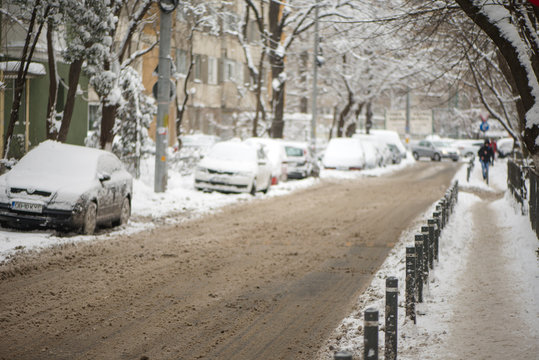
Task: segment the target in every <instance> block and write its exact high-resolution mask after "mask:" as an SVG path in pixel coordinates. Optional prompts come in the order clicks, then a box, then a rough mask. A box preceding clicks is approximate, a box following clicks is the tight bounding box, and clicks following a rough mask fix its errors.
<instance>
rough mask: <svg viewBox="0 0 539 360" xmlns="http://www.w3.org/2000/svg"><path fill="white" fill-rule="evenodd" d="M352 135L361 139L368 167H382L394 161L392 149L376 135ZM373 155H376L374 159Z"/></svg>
mask: <svg viewBox="0 0 539 360" xmlns="http://www.w3.org/2000/svg"><path fill="white" fill-rule="evenodd" d="M352 137H353V138H356V139H359V140H360V141H361V143H362V145H363V148H364V150H365V160H366V161H367V165H368V166H367V167H376V166H378V167H382V166H386V165H389V164H391V163H392V160H393V159H392V154H391V150H390V149H389V148H388V147H387V145H386V144H385V142H383V141H381V140H380V139H379V138H378V137H377V136H376V135H373V134H368V135H367V134H354V135H353V136H352ZM372 155H374V159H372Z"/></svg>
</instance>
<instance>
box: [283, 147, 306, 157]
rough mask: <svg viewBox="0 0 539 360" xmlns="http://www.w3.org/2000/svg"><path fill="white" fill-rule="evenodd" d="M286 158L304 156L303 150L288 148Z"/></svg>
mask: <svg viewBox="0 0 539 360" xmlns="http://www.w3.org/2000/svg"><path fill="white" fill-rule="evenodd" d="M285 150H286V156H303V149H301V148H298V147H292V146H286V147H285Z"/></svg>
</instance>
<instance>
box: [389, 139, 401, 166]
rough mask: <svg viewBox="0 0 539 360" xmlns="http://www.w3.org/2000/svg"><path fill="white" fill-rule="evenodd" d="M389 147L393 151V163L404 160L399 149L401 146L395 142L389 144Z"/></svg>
mask: <svg viewBox="0 0 539 360" xmlns="http://www.w3.org/2000/svg"><path fill="white" fill-rule="evenodd" d="M387 148H388V149H389V151H390V152H391V163H392V164H400V162H401V161H402V154H401V152H400V151H399V148H398V147H397V145H395V144H387Z"/></svg>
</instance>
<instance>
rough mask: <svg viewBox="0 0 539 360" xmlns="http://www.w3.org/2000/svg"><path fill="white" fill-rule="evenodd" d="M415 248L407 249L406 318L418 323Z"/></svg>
mask: <svg viewBox="0 0 539 360" xmlns="http://www.w3.org/2000/svg"><path fill="white" fill-rule="evenodd" d="M415 268H416V253H415V246H407V247H406V316H408V317H410V320H412V321H413V322H414V324H415V323H416V316H415V283H416V269H415Z"/></svg>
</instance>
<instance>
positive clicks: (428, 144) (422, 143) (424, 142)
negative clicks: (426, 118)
mask: <svg viewBox="0 0 539 360" xmlns="http://www.w3.org/2000/svg"><path fill="white" fill-rule="evenodd" d="M419 146H427V147H428V146H430V143H429V142H428V141H424V140H423V141H420V142H419Z"/></svg>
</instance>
